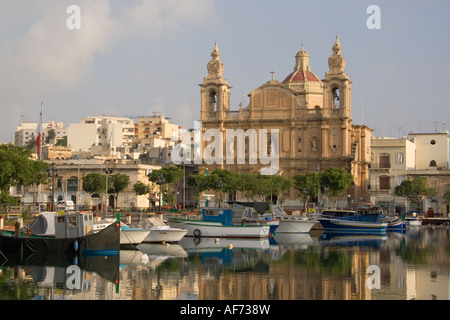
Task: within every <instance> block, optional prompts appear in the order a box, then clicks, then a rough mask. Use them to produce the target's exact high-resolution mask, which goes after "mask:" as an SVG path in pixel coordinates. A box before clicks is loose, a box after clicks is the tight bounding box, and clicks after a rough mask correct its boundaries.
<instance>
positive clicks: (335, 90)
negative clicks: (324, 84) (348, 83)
mask: <svg viewBox="0 0 450 320" xmlns="http://www.w3.org/2000/svg"><path fill="white" fill-rule="evenodd" d="M331 93H332V94H333V108H336V109H338V108H339V99H340V93H339V88H337V87H335V88H333V89H332V90H331Z"/></svg>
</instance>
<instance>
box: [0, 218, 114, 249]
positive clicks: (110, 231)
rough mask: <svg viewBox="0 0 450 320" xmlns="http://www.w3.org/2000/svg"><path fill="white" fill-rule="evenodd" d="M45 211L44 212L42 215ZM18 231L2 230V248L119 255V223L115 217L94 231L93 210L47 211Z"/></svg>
mask: <svg viewBox="0 0 450 320" xmlns="http://www.w3.org/2000/svg"><path fill="white" fill-rule="evenodd" d="M41 215H42V216H41ZM41 215H39V216H38V217H37V218H36V219H35V220H34V221H33V222H31V223H30V224H29V225H27V226H25V227H24V228H22V229H19V228H16V230H15V231H7V230H2V233H1V235H0V251H1V252H19V253H20V255H21V256H25V255H31V254H74V255H75V254H76V255H81V256H87V255H117V254H118V253H119V250H120V226H119V223H118V222H117V221H116V222H115V223H111V225H109V226H108V227H107V228H105V229H104V230H102V231H101V232H98V233H94V228H93V216H92V213H70V214H67V213H66V214H56V213H54V212H46V213H45V214H41Z"/></svg>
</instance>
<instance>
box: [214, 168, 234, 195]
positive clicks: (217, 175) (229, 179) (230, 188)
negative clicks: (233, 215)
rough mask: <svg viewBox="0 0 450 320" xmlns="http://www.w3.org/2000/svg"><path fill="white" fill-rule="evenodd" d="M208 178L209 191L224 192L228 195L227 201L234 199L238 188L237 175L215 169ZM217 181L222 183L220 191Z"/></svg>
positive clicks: (232, 172)
mask: <svg viewBox="0 0 450 320" xmlns="http://www.w3.org/2000/svg"><path fill="white" fill-rule="evenodd" d="M207 177H208V176H207ZM210 177H211V178H210V181H209V183H210V184H211V186H210V189H213V190H216V191H220V192H222V191H223V192H226V193H227V194H228V200H231V198H235V194H236V190H237V187H238V174H236V172H234V171H231V170H227V169H216V170H214V171H213V173H212V175H211V176H210ZM219 180H220V181H221V183H222V188H221V189H220V190H219V188H218V182H219ZM219 197H221V196H219Z"/></svg>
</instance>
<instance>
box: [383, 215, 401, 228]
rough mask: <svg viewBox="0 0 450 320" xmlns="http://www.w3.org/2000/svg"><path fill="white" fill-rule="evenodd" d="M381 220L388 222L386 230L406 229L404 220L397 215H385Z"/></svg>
mask: <svg viewBox="0 0 450 320" xmlns="http://www.w3.org/2000/svg"><path fill="white" fill-rule="evenodd" d="M382 221H383V222H386V223H387V224H388V225H387V230H402V229H406V226H407V223H406V221H405V220H404V219H403V218H399V217H385V218H383V219H382Z"/></svg>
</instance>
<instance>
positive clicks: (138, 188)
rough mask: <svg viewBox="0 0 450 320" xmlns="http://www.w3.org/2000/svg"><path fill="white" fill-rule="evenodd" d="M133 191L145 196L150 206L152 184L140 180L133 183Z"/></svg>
mask: <svg viewBox="0 0 450 320" xmlns="http://www.w3.org/2000/svg"><path fill="white" fill-rule="evenodd" d="M133 191H134V193H135V194H136V195H138V196H145V197H146V198H147V199H148V201H149V206H150V186H148V185H146V184H145V183H143V182H141V181H138V182H136V183H135V184H134V185H133Z"/></svg>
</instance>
